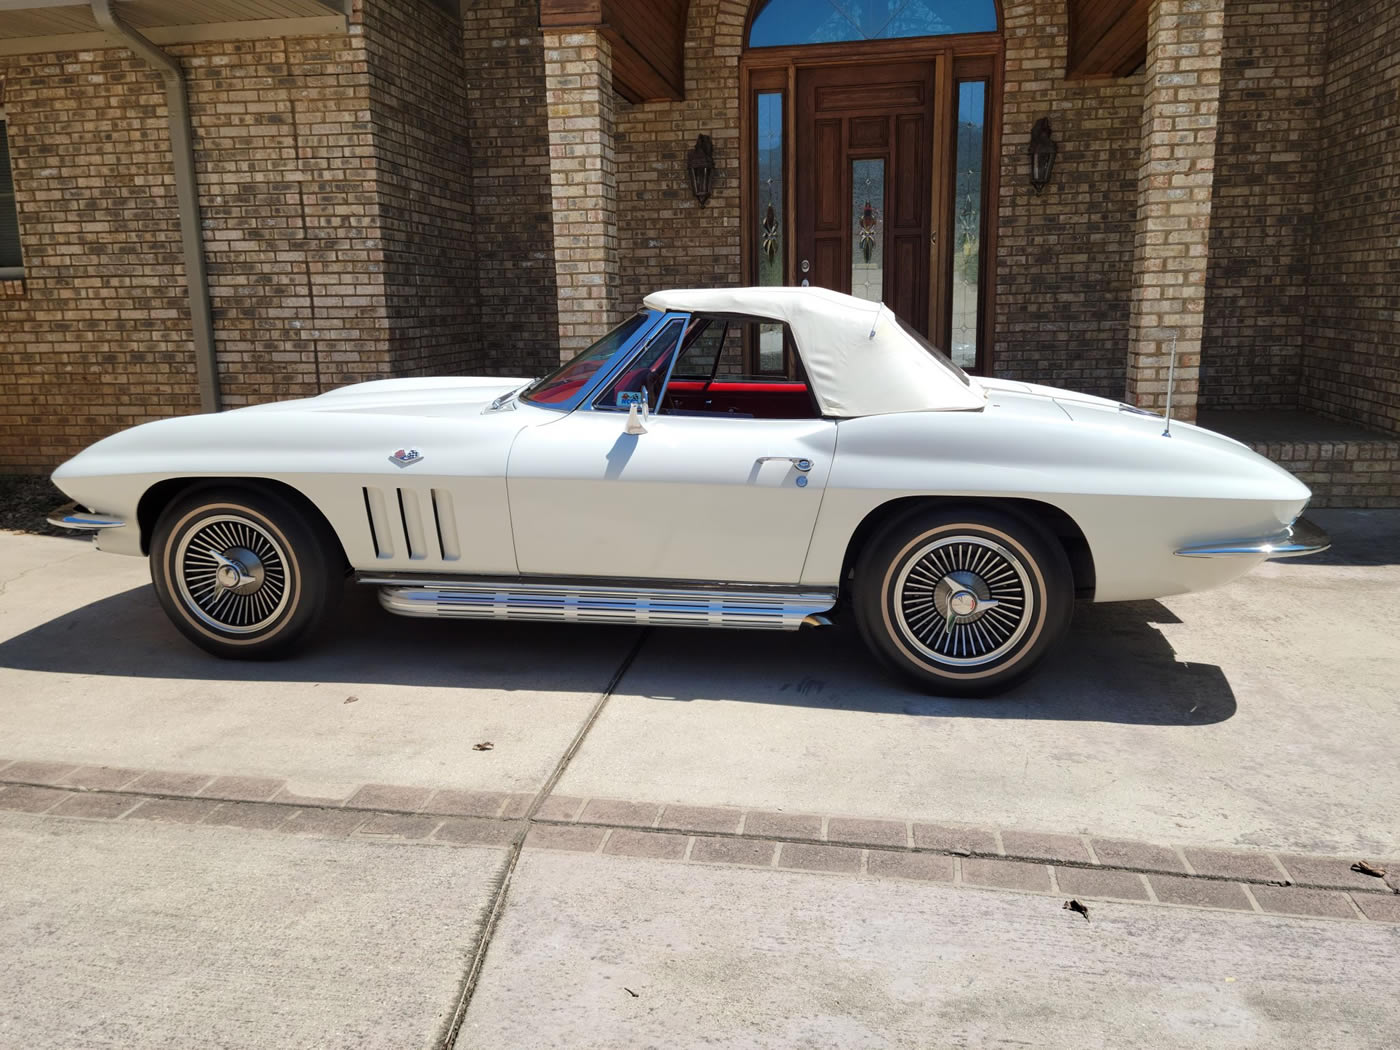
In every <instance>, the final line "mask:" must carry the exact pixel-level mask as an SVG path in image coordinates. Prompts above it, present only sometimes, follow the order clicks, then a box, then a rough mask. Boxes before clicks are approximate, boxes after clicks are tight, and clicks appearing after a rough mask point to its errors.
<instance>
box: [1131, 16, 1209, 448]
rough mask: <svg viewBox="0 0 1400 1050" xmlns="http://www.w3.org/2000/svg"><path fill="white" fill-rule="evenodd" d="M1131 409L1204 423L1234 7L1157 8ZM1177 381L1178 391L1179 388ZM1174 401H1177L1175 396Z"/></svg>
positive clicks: (1146, 98)
mask: <svg viewBox="0 0 1400 1050" xmlns="http://www.w3.org/2000/svg"><path fill="white" fill-rule="evenodd" d="M1147 18H1148V21H1147V66H1146V69H1145V71H1144V74H1143V112H1142V159H1141V161H1140V163H1139V166H1138V218H1137V228H1136V230H1135V232H1134V238H1133V295H1132V311H1131V314H1130V316H1129V326H1130V328H1131V337H1132V345H1131V348H1130V350H1129V354H1128V383H1127V389H1126V390H1125V392H1124V398H1123V400H1124V401H1126V402H1128V403H1129V404H1133V405H1138V406H1140V407H1142V408H1150V409H1153V410H1155V411H1159V412H1165V411H1167V409H1168V403H1169V399H1170V407H1171V410H1172V413H1173V415H1175V416H1177V417H1179V418H1181V419H1184V420H1188V421H1190V420H1194V419H1195V418H1196V396H1197V393H1198V391H1199V389H1200V386H1199V375H1200V363H1201V338H1202V333H1203V326H1204V320H1205V297H1206V265H1207V260H1208V258H1209V246H1210V220H1211V202H1212V200H1211V199H1212V191H1213V188H1214V184H1215V133H1216V123H1217V117H1218V115H1219V111H1220V59H1221V50H1222V46H1223V43H1224V32H1225V0H1152V2H1151V4H1150V6H1149V8H1148V16H1147ZM1173 374H1174V375H1175V385H1173V382H1172V379H1173ZM1173 395H1174V397H1173Z"/></svg>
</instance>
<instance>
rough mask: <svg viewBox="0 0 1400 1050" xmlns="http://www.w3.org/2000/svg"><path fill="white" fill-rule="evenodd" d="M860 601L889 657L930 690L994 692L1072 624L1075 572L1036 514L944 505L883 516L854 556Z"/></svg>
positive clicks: (875, 643)
mask: <svg viewBox="0 0 1400 1050" xmlns="http://www.w3.org/2000/svg"><path fill="white" fill-rule="evenodd" d="M852 604H853V609H854V612H855V616H856V622H857V624H858V625H859V627H860V631H861V635H862V636H863V637H864V639H865V642H866V644H867V645H868V646H869V647H870V649H871V651H872V652H873V653H874V654H875V655H876V656H877V657H878V658H879V659H880V660H881V661H882V662H883V663H885V664H886V665H887V666H889V667H890V668H892V669H893V670H895V671H896V672H898V673H899V674H901V675H902V676H904V677H905V678H907V679H909V680H911V681H913V682H914V683H915V684H916V685H918V686H919V687H921V688H922V689H924V690H925V691H927V692H930V693H935V694H941V695H944V696H988V695H991V694H993V693H997V692H1000V691H1002V690H1004V689H1006V688H1008V687H1009V686H1011V685H1013V684H1014V683H1016V682H1017V681H1019V680H1021V679H1022V678H1024V677H1025V676H1026V675H1027V674H1029V673H1030V671H1031V670H1032V668H1034V666H1035V665H1036V664H1037V663H1038V662H1039V661H1040V660H1041V659H1042V658H1043V657H1044V656H1045V654H1046V653H1047V652H1048V651H1049V649H1050V648H1051V647H1052V646H1053V645H1054V643H1055V642H1056V641H1057V640H1058V639H1059V638H1060V636H1061V635H1062V634H1063V633H1064V630H1065V628H1066V627H1068V625H1069V621H1070V618H1071V615H1072V613H1073V608H1074V577H1073V573H1072V572H1071V570H1070V566H1069V559H1068V558H1067V557H1066V556H1065V552H1064V549H1063V548H1062V547H1061V546H1060V544H1059V543H1057V542H1056V541H1055V539H1054V538H1053V537H1052V536H1049V535H1047V534H1046V533H1045V530H1043V529H1041V528H1040V527H1039V526H1037V525H1035V524H1034V523H1033V522H1030V521H1026V520H1023V519H1021V518H1019V517H1016V516H1013V515H1011V514H1006V513H1002V512H1000V511H995V510H984V509H980V508H967V509H963V510H958V509H942V510H935V511H924V512H919V513H916V514H914V515H911V516H906V517H903V518H899V519H897V520H895V521H894V522H892V523H891V524H890V525H888V526H886V527H885V529H884V530H882V531H881V532H880V533H879V534H878V535H877V536H876V537H875V538H874V540H873V541H872V542H871V543H869V544H868V545H867V546H866V548H865V550H864V551H862V553H861V555H860V557H859V558H858V559H857V562H856V569H855V581H854V594H853V603H852Z"/></svg>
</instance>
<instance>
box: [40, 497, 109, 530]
mask: <svg viewBox="0 0 1400 1050" xmlns="http://www.w3.org/2000/svg"><path fill="white" fill-rule="evenodd" d="M48 522H49V524H50V525H53V526H54V527H56V528H60V529H84V530H87V531H96V530H98V529H120V528H121V527H122V526H124V525H125V524H126V522H124V521H122V519H121V518H114V517H112V515H110V514H95V513H93V512H92V511H90V510H86V509H84V508H82V507H79V506H78V504H77V503H65V504H64V505H63V506H61V507H57V508H55V509H54V510H51V511H50V512H49V516H48Z"/></svg>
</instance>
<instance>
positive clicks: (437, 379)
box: [236, 376, 528, 416]
mask: <svg viewBox="0 0 1400 1050" xmlns="http://www.w3.org/2000/svg"><path fill="white" fill-rule="evenodd" d="M527 382H528V380H526V379H523V378H511V377H499V376H425V377H421V378H413V379H380V380H375V381H374V382H369V383H357V384H355V385H354V386H344V387H340V388H338V389H336V390H331V391H328V392H326V393H324V394H321V395H319V396H317V397H306V398H299V399H297V400H293V401H277V402H273V403H272V404H267V405H252V406H249V407H248V408H240V409H237V410H236V412H237V413H238V414H245V413H254V412H258V413H261V412H361V413H382V414H386V415H412V416H442V415H464V414H468V413H470V412H472V411H476V410H480V409H481V408H484V407H485V406H486V405H488V404H489V403H490V402H492V401H493V400H495V399H496V398H498V397H500V396H501V395H502V394H507V393H510V392H511V391H512V390H516V389H519V388H520V387H521V386H523V385H524V384H525V383H527Z"/></svg>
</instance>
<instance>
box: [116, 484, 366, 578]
mask: <svg viewBox="0 0 1400 1050" xmlns="http://www.w3.org/2000/svg"><path fill="white" fill-rule="evenodd" d="M209 488H219V489H230V488H232V489H245V490H247V491H249V492H253V493H266V494H268V495H273V496H277V497H280V498H281V499H283V500H285V501H286V502H288V503H290V504H291V505H292V506H293V507H295V508H296V509H297V510H299V511H301V513H303V514H305V515H306V517H307V520H309V521H311V522H312V523H313V524H315V525H317V526H319V527H320V528H322V529H323V530H324V532H325V534H326V535H327V536H329V537H330V538H331V539H332V540H334V541H335V545H336V548H337V549H338V550H339V551H340V557H341V560H342V561H343V562H345V564H346V566H347V567H348V566H349V559H348V558H347V557H346V555H345V549H344V547H343V545H342V544H341V542H340V538H339V537H338V536H337V535H336V531H335V529H334V528H333V527H332V526H331V523H330V521H329V520H328V519H327V518H326V516H325V515H324V514H322V513H321V509H320V508H319V507H317V506H316V504H315V503H313V502H311V500H310V499H308V498H307V497H306V495H305V494H304V493H302V492H301V491H299V490H298V489H296V488H294V487H293V486H291V485H288V484H287V483H286V482H284V481H274V480H273V479H272V478H256V477H248V478H240V477H227V478H225V477H215V478H210V477H203V478H166V479H165V480H164V481H158V482H156V483H155V484H154V485H152V486H151V487H150V488H148V489H147V490H146V491H145V492H144V493H142V494H141V500H140V502H139V503H137V505H136V521H137V524H138V526H139V527H140V530H141V553H142V554H150V553H151V536H152V535H153V534H154V533H155V530H156V523H157V522H158V521H160V516H161V514H162V513H164V512H165V508H166V507H168V506H170V504H172V503H174V502H175V501H176V500H177V499H180V498H181V497H183V496H187V495H189V494H190V493H191V492H198V491H199V490H200V489H209Z"/></svg>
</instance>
